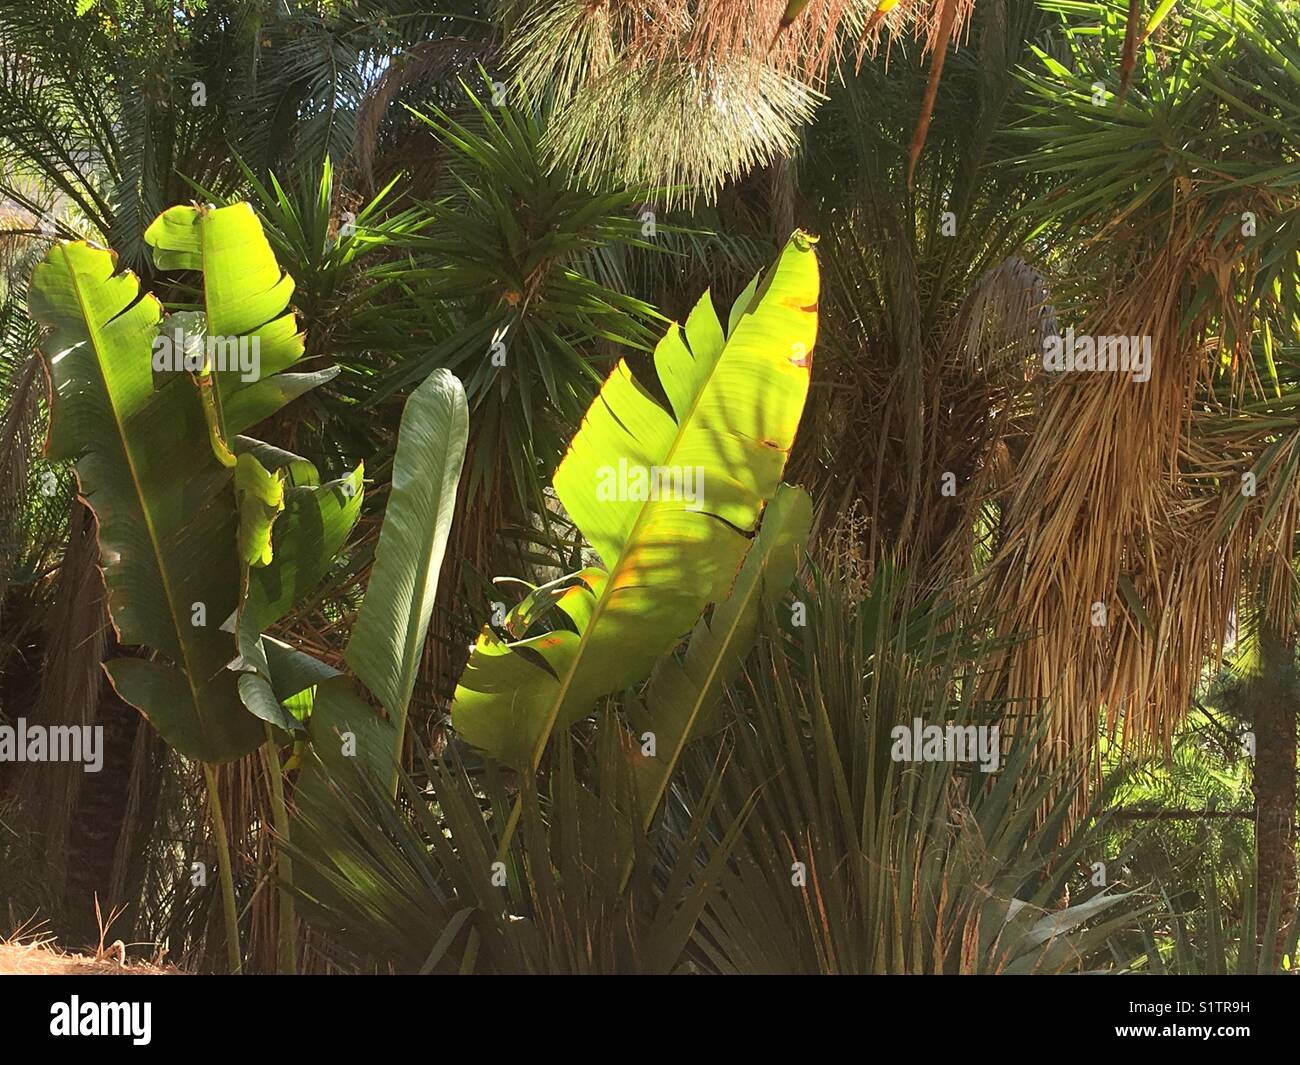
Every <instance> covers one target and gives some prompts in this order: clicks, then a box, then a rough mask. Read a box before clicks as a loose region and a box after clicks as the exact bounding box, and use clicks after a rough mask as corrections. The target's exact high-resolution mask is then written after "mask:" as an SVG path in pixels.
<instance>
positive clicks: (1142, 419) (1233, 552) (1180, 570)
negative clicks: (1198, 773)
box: [987, 201, 1295, 758]
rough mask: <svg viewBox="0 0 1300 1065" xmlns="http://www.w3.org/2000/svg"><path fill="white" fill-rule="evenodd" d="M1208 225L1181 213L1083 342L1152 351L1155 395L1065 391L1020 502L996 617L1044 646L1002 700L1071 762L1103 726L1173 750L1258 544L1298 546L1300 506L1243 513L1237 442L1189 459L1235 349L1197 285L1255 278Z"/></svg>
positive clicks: (1092, 386)
mask: <svg viewBox="0 0 1300 1065" xmlns="http://www.w3.org/2000/svg"><path fill="white" fill-rule="evenodd" d="M1202 209H1203V205H1200V204H1197V203H1196V202H1195V201H1192V202H1179V203H1178V205H1177V206H1176V207H1175V209H1174V210H1173V211H1172V221H1171V224H1170V229H1169V231H1168V238H1167V240H1166V241H1164V242H1162V243H1159V244H1156V245H1154V247H1153V250H1152V251H1151V253H1150V254H1149V255H1148V256H1147V257H1146V258H1145V259H1144V260H1143V261H1141V262H1139V263H1137V264H1135V269H1134V271H1133V272H1132V273H1131V274H1125V275H1124V276H1123V277H1122V278H1120V279H1117V280H1116V282H1115V283H1114V284H1113V286H1112V291H1111V293H1110V295H1109V297H1108V298H1106V299H1104V300H1103V301H1101V302H1100V304H1099V306H1098V307H1097V308H1096V310H1095V312H1094V315H1093V317H1092V318H1091V319H1090V320H1089V321H1088V323H1087V324H1086V326H1085V327H1083V328H1081V329H1080V333H1084V332H1087V333H1089V334H1091V335H1093V336H1126V337H1149V338H1150V341H1151V350H1152V360H1151V363H1152V365H1151V376H1150V380H1149V381H1147V382H1145V383H1141V382H1137V381H1134V380H1131V379H1130V376H1129V375H1128V374H1124V373H1086V374H1071V375H1068V376H1065V377H1063V378H1061V379H1059V380H1058V381H1057V382H1055V383H1054V384H1053V386H1052V387H1051V388H1050V390H1049V392H1048V394H1047V396H1046V398H1045V403H1044V409H1043V411H1042V414H1041V416H1040V419H1039V422H1038V426H1037V431H1036V432H1035V434H1034V436H1033V438H1032V439H1031V441H1030V442H1029V446H1028V448H1027V450H1026V451H1025V453H1024V455H1023V456H1022V457H1021V458H1020V461H1019V463H1018V469H1017V470H1016V480H1015V485H1014V487H1013V489H1012V490H1011V492H1010V493H1009V496H1008V499H1007V503H1006V512H1005V517H1004V521H1003V528H1002V530H1001V535H1002V537H1003V545H1002V548H1001V550H1000V552H999V556H998V558H997V559H996V561H995V565H994V569H995V573H996V577H995V583H994V585H993V587H992V588H991V590H990V595H989V599H988V601H987V606H988V608H989V609H991V610H992V611H994V612H995V613H996V614H997V616H998V617H999V618H1000V619H1001V620H1000V624H1001V625H1002V626H1003V627H1004V631H1006V632H1008V633H1010V632H1017V633H1030V634H1034V638H1033V639H1032V640H1031V641H1028V642H1026V643H1023V644H1020V645H1017V646H1013V647H1011V648H1010V649H1008V651H1007V652H1006V656H1005V660H1004V663H1003V665H1004V668H1005V676H1004V677H1003V678H1002V680H1001V682H1000V683H1002V684H1004V685H1005V686H1004V687H1003V688H1002V689H1001V692H1002V694H1003V695H1004V696H1005V697H1007V698H1008V699H1010V700H1012V701H1013V702H1019V703H1021V704H1023V705H1028V706H1038V705H1045V704H1049V705H1053V706H1054V707H1055V712H1054V713H1053V715H1052V717H1051V723H1050V725H1049V729H1048V733H1047V739H1048V741H1049V742H1050V743H1051V744H1052V745H1053V748H1054V750H1055V752H1056V754H1057V755H1058V756H1059V757H1062V758H1067V757H1078V756H1084V757H1087V756H1090V755H1092V754H1093V753H1094V752H1095V746H1094V741H1095V737H1096V725H1097V714H1098V710H1099V709H1104V711H1105V712H1106V715H1107V719H1108V721H1109V722H1110V723H1111V725H1112V726H1113V727H1118V725H1119V723H1120V722H1121V721H1122V722H1123V728H1122V738H1123V739H1124V740H1125V741H1127V742H1130V743H1132V744H1133V745H1134V746H1135V747H1136V748H1138V749H1139V750H1150V749H1153V748H1154V749H1160V750H1168V748H1169V744H1170V742H1171V740H1172V733H1173V730H1174V728H1175V726H1176V724H1177V721H1178V719H1179V718H1178V712H1177V710H1176V709H1175V708H1185V707H1187V706H1189V705H1191V700H1192V694H1193V692H1194V689H1195V687H1196V685H1197V683H1198V682H1199V680H1200V676H1201V671H1202V668H1203V666H1204V665H1205V664H1206V663H1207V661H1210V660H1213V659H1214V657H1215V656H1216V655H1217V654H1218V653H1219V652H1220V651H1221V649H1222V646H1223V644H1224V641H1225V639H1226V638H1227V635H1228V631H1229V620H1230V616H1231V614H1232V611H1233V608H1234V606H1235V604H1236V600H1237V597H1238V595H1239V594H1240V591H1241V588H1242V578H1243V576H1244V575H1245V574H1246V573H1247V572H1248V570H1249V568H1250V567H1251V566H1252V565H1254V562H1253V554H1254V553H1255V552H1256V550H1257V547H1258V545H1259V544H1260V543H1261V542H1263V541H1268V540H1270V539H1271V540H1272V541H1274V542H1277V543H1281V542H1283V541H1287V540H1288V537H1289V539H1290V541H1291V542H1293V540H1294V519H1295V510H1294V504H1293V503H1292V502H1290V501H1283V500H1280V499H1279V500H1278V502H1277V505H1276V506H1266V507H1255V508H1249V507H1247V508H1241V507H1236V506H1235V505H1234V504H1233V503H1232V502H1231V497H1232V495H1233V494H1234V493H1236V494H1237V495H1240V492H1239V489H1240V484H1241V480H1240V473H1241V472H1244V471H1242V470H1241V469H1240V467H1239V466H1236V467H1235V468H1234V466H1235V463H1236V462H1240V461H1241V458H1240V445H1238V451H1239V455H1238V457H1237V459H1236V460H1235V461H1234V458H1233V456H1232V455H1231V453H1230V450H1231V449H1226V448H1225V447H1224V445H1225V444H1226V441H1223V440H1220V441H1219V444H1220V454H1219V455H1218V456H1214V457H1213V459H1212V460H1211V458H1210V457H1208V456H1207V451H1206V443H1207V441H1205V440H1203V441H1201V443H1200V444H1199V445H1198V446H1195V447H1189V443H1188V439H1189V438H1188V432H1189V424H1190V423H1191V422H1193V421H1194V420H1196V421H1199V420H1200V419H1199V417H1198V416H1197V410H1196V402H1195V401H1196V400H1197V398H1198V396H1200V397H1201V402H1202V403H1204V401H1205V396H1206V389H1207V386H1209V385H1210V384H1211V382H1212V377H1213V375H1214V372H1215V368H1216V366H1217V365H1218V364H1219V362H1220V361H1221V360H1220V359H1218V358H1215V357H1212V356H1218V355H1220V353H1221V351H1222V349H1223V343H1222V342H1223V337H1224V335H1225V328H1224V324H1223V322H1222V321H1220V320H1218V319H1216V318H1212V316H1211V309H1212V308H1213V307H1214V306H1215V303H1214V302H1213V301H1211V302H1205V301H1202V304H1201V306H1202V310H1201V311H1200V313H1199V314H1194V315H1191V314H1189V299H1190V294H1191V293H1192V292H1195V291H1196V290H1197V287H1198V285H1197V282H1198V281H1199V280H1201V279H1210V280H1212V281H1213V283H1214V284H1216V285H1223V286H1225V287H1228V288H1232V289H1239V288H1240V286H1241V284H1242V283H1243V278H1244V277H1246V275H1247V274H1248V271H1249V264H1248V263H1247V264H1245V265H1244V266H1243V263H1242V260H1241V259H1240V257H1239V256H1238V255H1237V249H1233V248H1229V247H1225V246H1224V245H1222V244H1220V243H1217V242H1216V241H1214V240H1213V239H1212V237H1211V236H1209V235H1207V232H1206V231H1207V227H1206V226H1204V225H1203V222H1204V219H1203V218H1202V217H1200V212H1201V210H1202ZM1189 317H1190V318H1191V321H1190V323H1188V319H1189ZM1235 336H1236V337H1238V338H1242V337H1245V336H1248V333H1246V332H1243V331H1242V329H1241V328H1240V326H1238V327H1237V329H1236V332H1235ZM1225 354H1226V353H1225ZM1261 472H1263V471H1262V470H1261ZM1270 472H1271V469H1270ZM1225 486H1226V487H1225ZM1292 490H1293V489H1292V488H1291V487H1290V486H1288V487H1287V488H1286V489H1284V491H1288V492H1289V491H1292ZM1266 513H1267V514H1268V519H1269V520H1268V521H1267V522H1264V521H1261V520H1260V519H1261V518H1262V517H1263V516H1264V515H1265V514H1266ZM1288 557H1289V556H1288Z"/></svg>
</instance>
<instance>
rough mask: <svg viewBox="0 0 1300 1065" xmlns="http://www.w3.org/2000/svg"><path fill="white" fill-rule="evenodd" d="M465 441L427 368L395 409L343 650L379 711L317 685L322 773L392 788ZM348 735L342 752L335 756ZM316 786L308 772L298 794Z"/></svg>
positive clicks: (460, 391)
mask: <svg viewBox="0 0 1300 1065" xmlns="http://www.w3.org/2000/svg"><path fill="white" fill-rule="evenodd" d="M468 435H469V408H468V404H467V403H466V400H465V390H464V388H462V387H461V383H460V381H458V380H457V379H456V378H455V377H454V376H453V375H452V374H451V373H450V372H448V371H447V370H435V371H434V372H433V373H432V374H430V375H429V376H428V377H427V378H426V379H425V380H424V382H423V383H421V385H420V386H419V387H418V388H417V389H416V390H415V391H414V392H413V393H411V398H410V399H408V400H407V401H406V408H405V409H404V410H403V411H402V420H401V425H400V427H399V429H398V436H397V454H396V456H395V458H394V460H393V486H392V490H391V492H390V493H389V497H388V504H387V506H386V507H385V508H384V523H383V526H382V527H381V529H380V531H379V543H378V545H377V546H376V548H375V563H374V567H373V569H372V570H371V574H370V582H369V584H368V585H367V587H366V596H365V600H364V601H363V602H362V604H361V609H360V611H359V613H358V614H357V620H356V624H355V625H354V627H353V629H352V637H351V639H350V640H349V641H348V646H347V650H346V651H345V657H346V659H347V663H348V665H349V666H351V667H352V670H353V672H354V673H355V674H356V676H357V678H358V679H359V680H360V681H361V682H362V684H364V685H365V686H366V688H367V689H369V691H370V693H371V694H372V695H373V696H374V699H375V701H376V702H377V703H378V704H379V706H380V707H382V709H377V708H376V707H375V706H373V705H371V704H370V703H369V702H367V701H366V699H365V698H364V696H363V694H362V693H361V692H360V691H359V690H358V689H357V686H356V685H355V684H354V683H353V682H352V681H351V680H350V679H349V678H346V677H339V678H337V679H336V680H333V681H330V682H329V683H327V684H322V685H321V686H320V688H319V689H318V690H317V696H316V702H315V705H314V706H313V708H312V716H311V727H310V730H311V736H312V741H313V744H314V745H315V746H316V747H317V749H318V750H319V752H320V756H321V761H322V762H323V763H324V764H325V765H326V766H330V765H331V764H332V763H333V762H334V760H335V759H337V758H338V757H356V758H358V759H360V760H361V761H362V762H364V763H365V764H366V768H367V769H368V770H369V771H370V772H372V773H374V774H375V775H376V778H377V779H380V780H384V781H387V782H388V783H389V784H390V785H391V786H392V787H394V788H395V787H396V783H397V763H398V758H399V757H400V755H401V746H402V733H403V729H404V727H405V723H406V710H407V706H408V704H409V703H410V700H411V692H412V691H413V689H414V687H415V674H416V670H417V669H418V667H419V664H420V656H421V654H422V653H423V651H424V639H425V636H426V634H427V633H428V630H429V617H430V615H431V614H432V612H433V603H434V596H435V594H436V593H437V590H438V574H439V571H440V570H441V569H442V556H443V552H444V550H445V549H446V546H447V534H448V532H449V531H450V528H451V517H452V512H453V511H454V509H455V506H456V485H457V483H458V481H459V479H460V472H461V467H462V466H463V464H464V461H465V445H466V440H467V439H468ZM349 737H350V747H349V748H348V750H350V751H351V754H347V753H340V752H343V751H344V748H345V744H344V741H345V740H348V739H349ZM317 783H318V782H317V781H315V780H314V779H313V768H312V767H311V766H308V768H307V769H306V770H305V771H304V775H303V778H302V780H301V781H300V790H301V789H303V788H306V789H311V788H313V787H315V786H316V785H317Z"/></svg>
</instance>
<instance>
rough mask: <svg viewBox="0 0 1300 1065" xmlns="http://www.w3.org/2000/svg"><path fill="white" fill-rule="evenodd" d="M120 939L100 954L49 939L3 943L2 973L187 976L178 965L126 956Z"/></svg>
mask: <svg viewBox="0 0 1300 1065" xmlns="http://www.w3.org/2000/svg"><path fill="white" fill-rule="evenodd" d="M124 959H126V948H125V946H123V945H122V943H121V941H120V940H119V941H118V942H117V943H114V944H113V946H112V947H109V948H108V949H107V950H106V951H105V952H104V953H103V954H101V955H99V956H98V957H96V956H93V955H89V954H68V953H64V952H63V951H60V950H58V949H56V948H54V947H53V946H52V945H51V944H50V943H49V942H46V941H41V940H35V941H30V942H26V943H17V942H13V943H0V976H183V975H185V973H184V971H183V970H181V969H178V968H176V966H174V965H154V964H152V963H151V962H146V961H130V960H126V961H125V964H123V962H124Z"/></svg>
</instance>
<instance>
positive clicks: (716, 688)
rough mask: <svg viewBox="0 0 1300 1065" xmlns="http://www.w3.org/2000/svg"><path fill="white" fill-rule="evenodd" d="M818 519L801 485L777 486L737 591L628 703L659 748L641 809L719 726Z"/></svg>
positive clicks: (645, 764) (647, 811)
mask: <svg viewBox="0 0 1300 1065" xmlns="http://www.w3.org/2000/svg"><path fill="white" fill-rule="evenodd" d="M811 525H812V500H811V499H809V498H808V493H807V492H805V491H804V490H803V489H802V488H792V487H791V486H790V485H788V484H783V485H781V487H780V488H778V489H777V492H776V495H775V496H774V497H773V499H772V502H771V503H769V504H768V506H767V509H766V510H765V511H764V512H763V524H762V527H761V528H760V529H759V532H758V536H757V538H756V539H755V541H754V546H753V548H752V549H751V550H750V552H749V554H748V555H746V556H745V564H744V565H743V566H742V567H741V568H740V576H739V577H737V578H736V584H735V586H734V587H733V588H732V590H731V594H730V595H729V596H727V598H726V599H724V600H722V601H721V602H720V603H718V605H717V606H715V607H714V608H713V612H712V615H711V616H710V617H708V618H701V619H700V622H699V624H697V625H696V626H695V630H694V631H693V632H692V633H691V638H690V640H689V642H688V643H687V645H686V652H685V654H684V655H683V656H682V657H681V659H680V660H679V659H678V658H676V657H675V656H671V655H666V656H664V657H663V658H661V659H660V660H659V662H658V663H657V664H656V665H655V668H654V672H652V673H651V674H650V682H649V684H648V685H647V686H646V690H645V692H644V694H643V695H642V696H641V697H640V698H637V699H633V700H631V701H630V702H629V704H628V718H629V720H630V722H631V724H632V726H633V728H634V729H635V730H636V733H637V737H638V740H641V739H642V738H643V737H645V736H646V735H647V734H650V735H653V737H654V751H655V753H654V756H653V757H651V758H648V759H638V760H637V777H638V787H639V789H640V800H641V803H642V814H643V817H644V818H645V819H646V820H648V819H649V818H650V817H652V816H653V815H654V811H655V808H656V807H657V806H658V805H659V800H660V799H661V798H662V797H663V792H664V789H665V788H666V787H667V784H668V781H669V780H670V779H671V777H672V774H673V770H674V769H675V768H676V766H677V761H678V759H679V758H680V756H681V752H682V750H683V749H684V748H685V746H686V744H687V743H688V742H689V741H690V740H692V739H694V738H696V737H698V736H703V735H706V734H707V733H709V732H711V731H714V730H715V729H716V728H717V726H718V720H719V717H720V714H719V710H720V709H721V705H722V693H723V689H724V688H725V686H726V685H727V684H728V683H729V682H731V681H733V680H735V678H736V677H737V676H738V675H739V673H740V670H741V667H742V666H743V665H744V661H745V656H746V655H747V654H748V653H749V650H750V648H751V647H752V646H753V645H754V637H755V634H756V633H757V631H758V622H759V615H760V613H761V611H762V607H763V604H764V603H765V602H766V603H775V602H777V601H778V600H779V599H780V598H781V596H783V595H784V594H785V592H786V590H787V589H788V588H789V587H790V582H791V581H793V580H794V575H795V571H796V570H797V569H798V566H799V562H800V561H801V560H802V558H803V552H804V545H805V544H806V543H807V542H808V530H809V528H810V527H811Z"/></svg>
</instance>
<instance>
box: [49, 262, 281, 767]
mask: <svg viewBox="0 0 1300 1065" xmlns="http://www.w3.org/2000/svg"><path fill="white" fill-rule="evenodd" d="M29 300H30V305H31V312H32V317H33V318H35V319H36V320H37V321H38V322H40V323H41V324H42V325H45V326H49V327H51V329H52V332H51V334H50V335H49V336H48V337H47V338H46V340H45V344H44V346H45V350H46V352H47V354H48V355H49V358H50V372H51V377H52V380H53V384H54V401H53V409H52V412H51V413H52V417H51V427H50V454H51V456H52V457H53V458H56V459H74V460H76V469H77V478H78V483H79V484H80V488H81V492H82V494H83V495H84V496H85V498H86V501H87V503H88V504H89V505H90V507H91V509H92V510H94V512H95V514H96V516H97V519H98V523H99V543H100V553H101V556H102V558H103V563H104V581H105V585H106V587H107V589H108V602H109V612H110V614H111V616H112V619H113V624H114V625H115V627H116V628H117V631H118V634H119V636H120V638H121V640H122V642H123V643H125V644H134V645H144V646H147V647H150V648H153V649H154V650H156V651H157V652H158V653H159V654H160V655H161V657H162V660H160V661H155V662H147V661H144V660H141V659H135V658H131V659H118V660H116V661H112V662H109V663H107V664H106V669H107V670H108V673H109V676H110V677H111V678H112V681H113V684H114V687H116V688H117V690H118V692H119V694H121V696H122V697H123V698H124V699H125V700H126V701H127V702H129V703H131V704H132V705H134V706H136V707H138V708H139V709H140V710H141V711H142V712H143V713H144V714H145V716H146V717H148V718H149V720H150V721H151V722H152V723H153V724H154V727H155V728H157V729H158V731H159V733H161V734H162V736H163V738H164V739H165V740H166V741H167V742H168V743H169V744H171V745H172V746H173V747H175V748H176V749H177V750H179V751H180V752H181V753H182V754H185V755H187V756H189V757H192V758H197V759H200V760H202V761H205V762H223V761H227V760H229V759H232V758H238V757H240V756H241V755H244V754H247V753H248V752H249V751H251V750H252V749H253V748H255V747H256V746H257V745H258V743H259V742H260V741H261V739H262V738H263V733H262V727H261V725H260V724H259V723H258V722H257V721H255V720H254V719H253V718H251V717H250V716H249V715H248V714H247V713H246V712H245V710H244V708H243V706H242V705H241V704H240V700H239V695H238V693H237V691H236V684H235V677H234V675H233V674H231V673H230V672H229V671H228V670H227V669H226V668H225V667H226V663H227V662H229V660H230V659H231V658H232V657H233V655H234V641H233V639H232V637H231V636H230V634H229V633H223V632H222V631H221V628H220V626H221V624H222V622H223V621H224V620H225V618H227V617H228V616H229V615H230V614H231V613H232V612H233V611H234V609H235V607H236V605H237V599H238V595H239V559H238V554H237V552H236V540H235V537H236V532H237V518H236V512H235V501H234V492H233V489H232V486H231V474H230V471H229V470H228V469H227V468H225V467H223V466H222V465H221V464H220V463H218V462H217V460H216V458H215V457H214V455H213V452H212V448H211V447H210V446H209V443H208V436H207V430H206V427H205V423H204V418H203V412H202V409H201V407H200V403H199V400H198V396H197V393H196V391H195V388H194V383H193V381H192V380H191V378H190V376H189V375H188V374H186V373H176V374H172V375H171V376H170V377H169V379H168V380H167V382H166V383H165V384H163V386H162V387H161V388H159V389H158V390H157V391H155V389H154V380H153V372H152V363H151V358H150V354H151V346H152V343H153V340H154V337H155V335H156V333H157V331H158V326H159V322H160V320H161V317H162V308H161V306H160V305H159V303H158V301H157V300H156V299H154V298H153V297H152V296H150V295H145V296H144V297H143V298H141V295H140V286H139V281H138V280H137V278H136V276H135V275H134V274H132V273H130V272H129V271H124V272H122V273H118V272H117V269H116V259H115V257H114V256H113V254H112V253H111V252H108V251H106V250H104V249H102V248H95V247H92V246H90V245H88V244H84V243H73V244H63V245H57V246H55V247H53V248H51V249H50V251H49V253H48V254H47V256H46V258H45V261H44V262H42V263H41V265H39V266H38V267H37V268H36V271H35V273H34V275H33V277H32V285H31V289H30V295H29Z"/></svg>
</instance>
